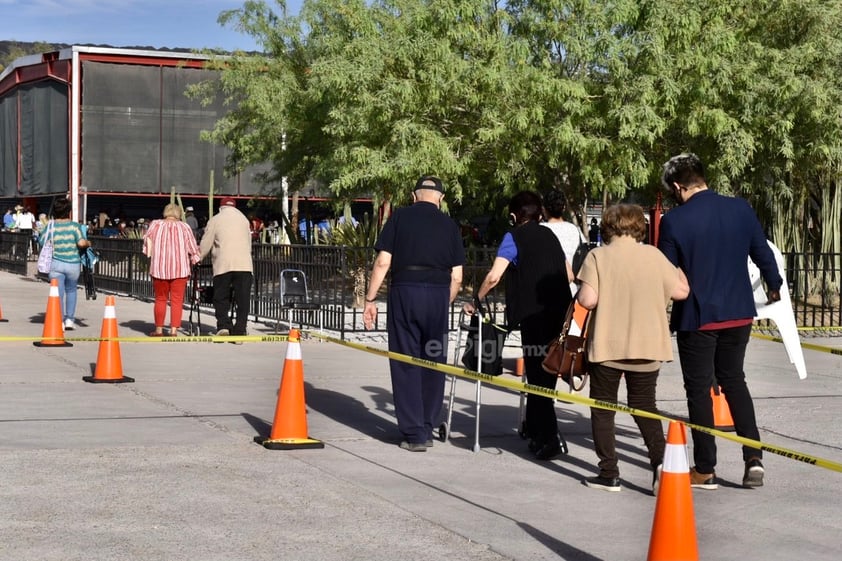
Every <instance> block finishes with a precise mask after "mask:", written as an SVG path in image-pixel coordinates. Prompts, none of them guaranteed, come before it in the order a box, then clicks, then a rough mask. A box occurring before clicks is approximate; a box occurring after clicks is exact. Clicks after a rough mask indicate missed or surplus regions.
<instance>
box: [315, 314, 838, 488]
mask: <svg viewBox="0 0 842 561" xmlns="http://www.w3.org/2000/svg"><path fill="white" fill-rule="evenodd" d="M307 333H309V334H310V335H311V336H312V337H316V338H319V339H322V340H325V341H329V342H331V343H336V344H337V345H342V346H345V347H350V348H352V349H357V350H361V351H365V352H367V353H371V354H376V355H380V356H383V357H386V358H389V359H391V360H397V361H399V362H405V363H408V364H416V365H418V366H423V367H425V368H429V369H430V370H436V371H438V372H444V373H445V374H451V375H453V376H459V377H461V378H467V379H469V380H477V381H480V382H484V383H486V384H490V385H492V386H497V387H500V388H508V389H511V390H515V391H517V392H523V393H531V394H535V395H541V396H544V397H550V398H553V399H558V400H560V401H565V402H568V403H578V404H580V405H585V406H588V407H595V408H597V409H607V410H609V411H619V412H621V413H628V414H629V415H636V416H638V417H646V418H649V419H657V420H660V421H676V422H679V423H683V424H684V425H686V426H688V427H690V428H691V429H694V430H697V431H700V432H704V433H707V434H711V435H713V436H718V437H720V438H724V439H726V440H731V441H733V442H737V443H739V444H742V445H743V446H749V447H751V448H757V449H760V450H763V451H764V452H769V453H771V454H777V455H778V456H783V457H785V458H790V459H793V460H797V461H799V462H803V463H805V464H810V465H814V466H819V467H823V468H826V469H829V470H832V471H838V472H840V473H842V464H840V463H838V462H833V461H831V460H825V459H822V458H819V457H816V456H811V455H809V454H802V453H800V452H796V451H795V450H790V449H788V448H783V447H780V446H774V445H770V444H764V443H763V442H760V441H759V440H752V439H750V438H744V437H742V436H737V435H735V434H732V433H727V432H723V431H719V430H716V429H712V428H709V427H703V426H701V425H695V424H692V423H688V422H686V421H683V420H681V419H673V418H671V417H667V416H665V415H659V414H657V413H652V412H650V411H643V410H641V409H634V408H633V407H628V406H627V405H623V404H621V403H610V402H607V401H600V400H594V399H591V398H589V397H583V396H580V395H576V394H571V393H566V392H562V391H558V390H551V389H547V388H544V387H541V386H534V385H531V384H524V383H522V382H517V381H514V380H510V379H507V378H501V377H498V376H491V375H489V374H482V373H480V372H475V371H473V370H468V369H467V368H459V367H458V366H451V365H449V364H442V363H438V362H433V361H431V360H425V359H421V358H416V357H411V356H409V355H404V354H400V353H395V352H392V351H388V350H385V349H379V348H376V347H370V346H368V345H363V344H360V343H353V342H351V341H343V340H342V339H337V338H335V337H331V336H329V335H325V334H323V333H318V332H314V331H308V332H307Z"/></svg>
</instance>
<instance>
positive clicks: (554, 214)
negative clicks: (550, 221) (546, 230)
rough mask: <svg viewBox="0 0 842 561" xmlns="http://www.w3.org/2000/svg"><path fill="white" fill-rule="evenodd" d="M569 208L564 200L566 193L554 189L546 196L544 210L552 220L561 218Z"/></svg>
mask: <svg viewBox="0 0 842 561" xmlns="http://www.w3.org/2000/svg"><path fill="white" fill-rule="evenodd" d="M566 208H567V202H566V201H565V199H564V193H562V192H561V191H559V190H558V189H553V190H552V191H550V192H549V193H547V194H546V195H544V210H546V211H547V215H548V216H549V217H550V218H561V215H562V214H564V210H565V209H566Z"/></svg>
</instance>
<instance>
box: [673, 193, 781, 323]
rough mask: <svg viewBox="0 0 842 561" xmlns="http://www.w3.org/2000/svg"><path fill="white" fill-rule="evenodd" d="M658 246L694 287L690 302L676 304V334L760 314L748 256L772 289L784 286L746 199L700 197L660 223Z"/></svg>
mask: <svg viewBox="0 0 842 561" xmlns="http://www.w3.org/2000/svg"><path fill="white" fill-rule="evenodd" d="M658 247H659V248H660V250H661V251H663V252H664V255H666V256H667V258H668V259H669V260H670V261H671V262H672V263H673V264H674V265H676V266H678V267H680V268H681V269H682V270H683V271H684V272H685V274H686V275H687V280H688V281H689V283H690V296H689V297H688V298H687V300H683V301H678V302H673V306H672V317H671V318H670V328H671V329H672V330H674V331H695V330H697V329H699V327H701V326H702V325H705V324H708V323H711V322H720V321H729V320H738V319H750V318H753V317H754V316H755V315H757V309H756V308H755V306H754V297H753V296H752V289H751V280H750V279H749V276H748V258H749V257H751V260H752V261H754V263H755V264H756V265H757V267H758V269H760V274H761V276H762V277H763V280H764V281H766V286H767V288H768V289H770V290H780V288H781V285H782V284H783V279H782V278H781V275H780V273H779V272H778V266H777V263H776V262H775V255H774V254H773V253H772V250H771V249H770V248H769V244H767V243H766V235H765V234H764V233H763V228H762V227H761V225H760V221H759V220H758V219H757V215H756V214H755V213H754V210H753V209H752V208H751V206H750V205H749V204H748V202H747V201H745V200H744V199H740V198H736V197H725V196H723V195H720V194H718V193H715V192H714V191H711V190H710V189H708V190H704V191H699V192H697V193H696V194H695V195H693V196H692V197H690V198H689V199H688V200H687V202H686V203H684V204H683V205H681V206H678V207H676V208H674V209H672V210H670V211H669V212H667V213H666V214H665V215H664V217H663V218H662V219H661V228H660V233H659V237H658Z"/></svg>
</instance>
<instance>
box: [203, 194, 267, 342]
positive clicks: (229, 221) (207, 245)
mask: <svg viewBox="0 0 842 561" xmlns="http://www.w3.org/2000/svg"><path fill="white" fill-rule="evenodd" d="M199 250H200V252H201V256H202V258H203V259H204V257H205V256H206V255H207V254H208V253H210V254H211V258H212V260H213V308H214V312H215V314H216V328H217V332H216V334H217V335H246V323H247V322H248V315H249V303H250V298H251V284H252V273H253V270H254V268H253V265H252V261H251V233H250V231H249V221H248V218H246V217H245V215H244V214H243V213H242V212H240V211H239V210H237V203H236V201H234V199H233V198H231V197H225V198H223V199H222V201H221V202H220V204H219V212H218V213H217V214H216V216H214V217H213V218H211V219H210V220H208V224H207V226H206V227H205V233H204V235H203V236H202V242H201V244H200V246H199ZM232 298H233V300H234V303H235V304H236V306H237V319H236V322H235V323H233V324H232V322H231V317H230V314H229V311H230V309H231V300H232Z"/></svg>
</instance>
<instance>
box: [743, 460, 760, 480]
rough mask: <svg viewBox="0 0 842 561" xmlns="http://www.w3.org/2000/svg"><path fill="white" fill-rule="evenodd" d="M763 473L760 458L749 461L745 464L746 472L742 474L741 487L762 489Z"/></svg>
mask: <svg viewBox="0 0 842 561" xmlns="http://www.w3.org/2000/svg"><path fill="white" fill-rule="evenodd" d="M764 473H765V472H764V471H763V464H761V463H760V458H752V459H750V460H749V461H747V462H746V471H745V473H744V474H743V487H762V486H763V475H764Z"/></svg>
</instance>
